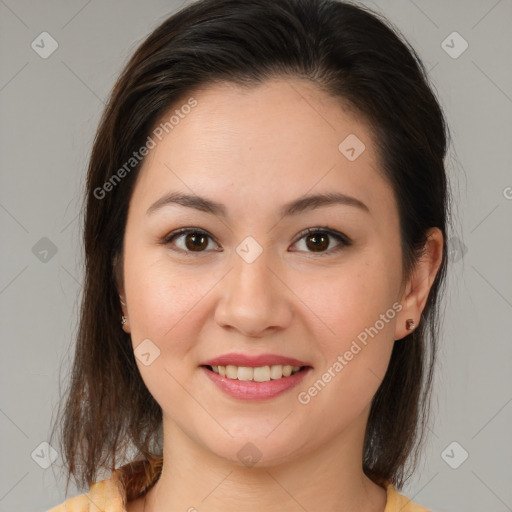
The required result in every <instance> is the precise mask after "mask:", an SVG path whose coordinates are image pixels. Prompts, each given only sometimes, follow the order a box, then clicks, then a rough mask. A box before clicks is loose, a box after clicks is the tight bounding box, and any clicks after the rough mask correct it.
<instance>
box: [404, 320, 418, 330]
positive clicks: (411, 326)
mask: <svg viewBox="0 0 512 512" xmlns="http://www.w3.org/2000/svg"><path fill="white" fill-rule="evenodd" d="M415 327H416V325H415V323H414V320H413V319H412V318H408V319H407V320H406V321H405V328H406V329H407V330H408V331H412V330H414V328H415Z"/></svg>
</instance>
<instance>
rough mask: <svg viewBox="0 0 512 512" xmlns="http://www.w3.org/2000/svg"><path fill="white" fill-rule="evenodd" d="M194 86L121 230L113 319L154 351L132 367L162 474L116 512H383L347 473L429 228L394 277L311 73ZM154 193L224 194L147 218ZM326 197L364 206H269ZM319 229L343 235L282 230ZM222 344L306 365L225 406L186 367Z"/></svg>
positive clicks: (372, 190)
mask: <svg viewBox="0 0 512 512" xmlns="http://www.w3.org/2000/svg"><path fill="white" fill-rule="evenodd" d="M193 97H194V98H196V100H197V101H198V105H197V106H196V107H195V108H193V109H192V110H191V112H190V113H189V114H188V115H187V116H185V117H184V119H181V120H180V122H179V124H178V125H177V126H175V127H174V129H173V130H172V131H170V132H169V133H168V134H165V135H164V137H163V138H162V140H161V141H159V142H158V144H157V145H156V147H155V148H154V149H152V150H151V151H150V153H149V154H148V156H147V158H146V160H145V162H144V165H143V167H142V169H141V171H140V174H139V176H138V180H137V183H136V186H135V189H134V193H133V196H132V199H131V202H130V207H129V214H128V220H127V226H126V232H125V239H124V251H123V267H122V270H123V272H122V278H121V279H120V281H119V282H118V287H119V292H120V295H121V297H122V300H123V301H124V302H125V303H126V304H127V305H126V307H124V306H123V312H124V314H125V315H126V316H127V317H128V322H127V323H126V324H125V325H124V326H123V328H124V329H125V331H126V332H129V333H131V338H132V343H133V347H134V349H135V348H136V347H137V346H138V345H139V344H140V343H141V342H142V341H143V340H145V339H147V338H149V339H150V340H151V341H152V342H153V343H154V344H155V345H156V346H157V347H158V348H159V350H160V355H159V356H158V357H157V358H156V359H155V360H154V361H153V362H152V363H151V364H150V365H148V366H146V365H144V364H142V363H141V361H139V360H138V359H136V360H137V365H138V368H139V371H140V373H141V376H142V378H143V380H144V382H145V384H146V385H147V387H148V389H149V391H150V392H151V394H152V395H153V396H154V397H155V400H156V401H157V402H158V403H159V405H160V406H161V407H162V410H163V418H164V423H163V433H164V467H163V472H162V476H161V478H160V479H159V481H158V482H157V483H156V484H155V486H154V487H153V488H152V489H151V490H150V491H149V492H148V493H147V496H146V498H147V501H146V503H144V498H140V499H138V500H135V501H133V502H130V503H129V504H128V511H129V512H138V511H142V510H143V508H144V506H145V511H146V512H156V511H163V510H183V511H187V510H189V509H190V507H196V509H197V510H208V511H209V512H216V511H221V510H222V511H223V512H229V511H235V510H236V511H239V510H244V511H247V512H252V511H258V512H261V510H265V511H278V510H279V511H283V510H285V511H298V510H304V509H305V510H310V511H311V510H325V511H338V512H339V511H349V510H350V511H353V510H359V511H363V512H370V511H372V512H377V511H379V512H382V511H383V510H384V508H385V505H386V491H385V489H383V488H382V487H380V486H378V485H376V484H375V483H373V482H372V481H371V480H369V479H368V478H367V477H366V476H365V475H364V473H363V471H362V453H363V441H364V432H365V427H366V424H367V421H368V414H369V411H370V405H371V400H372V398H373V396H374V394H375V392H376V391H377V389H378V387H379V385H380V382H381V380H382V378H383V377H384V375H385V373H386V369H387V367H388V363H389V359H390V356H391V351H392V348H393V343H394V340H399V339H401V338H403V337H404V336H405V335H406V334H407V333H408V331H407V330H406V327H405V321H406V319H408V318H413V319H414V320H415V322H416V323H418V320H419V319H420V315H421V312H422V310H423V308H424V306H425V303H426V300H427V298H428V293H429V290H430V287H431V285H432V282H433V280H434V278H435V275H436V272H437V271H438V268H439V265H440V263H441V256H442V245H443V237H442V234H441V232H440V231H439V229H437V228H433V229H432V230H431V231H430V232H429V234H430V236H429V242H428V244H427V251H426V254H425V256H424V257H423V259H422V260H420V261H419V262H418V265H417V266H416V269H415V272H414V274H413V275H412V277H411V278H410V279H409V280H408V281H407V282H405V281H404V282H403V281H402V265H401V248H400V236H399V219H398V211H397V207H396V203H395V201H394V196H393V191H392V189H391V187H390V185H389V184H388V182H387V181H386V180H385V179H384V177H383V176H382V174H381V173H380V170H379V162H378V158H377V155H376V152H375V149H374V148H375V143H374V141H373V140H372V135H371V130H370V128H369V126H368V125H367V124H365V122H364V120H363V119H361V117H358V116H357V115H356V114H355V113H354V112H351V111H350V110H348V109H345V108H343V106H342V103H341V102H340V100H339V99H334V98H332V97H330V96H328V95H326V94H325V93H323V92H321V91H319V90H318V89H317V88H316V87H315V86H314V85H313V84H311V83H309V82H306V81H303V80H301V79H290V78H287V79H275V80H271V81H267V82H265V84H263V85H260V86H258V87H255V88H253V89H251V90H242V89H240V88H238V87H237V86H235V85H232V84H224V83H223V84H217V85H215V86H212V87H209V88H205V89H200V90H197V91H195V92H194V94H193ZM183 103H185V102H183ZM178 108H179V106H178ZM173 110H174V108H173ZM352 133H353V134H356V135H357V137H358V138H359V139H360V140H361V141H363V142H364V144H365V146H366V149H365V150H364V151H363V153H362V154H361V155H360V156H359V157H358V158H357V159H356V160H354V161H349V160H348V159H347V158H346V157H345V156H344V155H343V154H342V153H341V152H340V151H339V150H338V145H339V144H340V142H341V141H343V140H344V139H345V138H346V137H347V135H349V134H352ZM171 191H173V192H183V193H188V194H190V193H194V194H197V195H200V196H206V197H208V198H210V199H213V200H215V201H218V202H220V203H223V204H224V205H226V208H227V210H228V217H227V218H225V219H224V218H222V217H220V216H216V215H212V214H208V213H205V212H201V211H198V210H195V209H192V208H187V207H184V206H180V205H172V206H167V207H165V208H162V209H161V210H158V211H157V212H155V213H154V214H152V215H146V210H147V209H148V208H149V207H150V206H151V205H152V204H153V203H154V202H155V201H156V200H158V199H159V198H160V197H161V196H163V195H165V194H166V193H168V192H171ZM333 191H338V192H342V193H344V194H347V195H350V196H353V197H355V198H357V199H359V200H360V201H362V202H363V203H365V204H366V205H367V206H368V208H369V213H367V212H364V211H363V210H359V209H357V208H355V207H353V206H348V205H331V206H327V207H320V208H317V209H314V210H311V211H308V212H306V213H301V214H298V215H294V216H291V217H288V218H281V217H280V216H279V214H278V210H279V208H280V207H281V206H282V205H283V204H284V203H286V202H288V201H291V200H294V199H297V198H299V197H301V196H303V195H305V194H313V193H320V192H333ZM326 226H327V227H329V228H331V229H334V230H337V231H339V232H341V233H343V234H345V235H346V236H348V237H349V238H350V239H351V240H352V245H350V246H346V247H343V246H342V247H341V250H340V251H337V252H334V249H335V248H337V247H339V245H340V242H339V241H338V240H336V239H335V238H329V240H330V242H329V245H328V246H327V244H326V246H324V248H323V249H320V250H317V251H315V245H314V244H313V243H311V237H308V236H307V235H305V236H304V235H302V237H301V238H299V237H298V235H300V233H301V231H303V230H304V229H306V228H315V227H326ZM184 227H191V228H201V229H202V230H204V231H207V232H208V233H209V235H210V236H211V238H207V239H206V241H205V244H204V246H203V247H204V248H203V249H202V252H197V251H196V252H194V251H193V247H194V245H193V242H190V236H189V237H188V239H189V243H188V246H187V245H186V242H187V236H186V235H184V236H181V237H179V238H177V239H175V240H174V241H173V242H171V243H169V244H167V245H165V244H164V243H163V242H162V240H163V239H164V238H165V236H166V235H168V234H169V233H171V232H172V231H175V230H177V229H179V228H184ZM247 236H252V237H253V238H254V239H256V240H257V242H258V243H259V244H260V246H261V247H262V248H263V252H262V254H261V255H260V256H259V257H258V258H257V259H256V260H255V261H254V262H252V263H247V262H246V261H245V260H244V259H242V258H241V257H240V256H239V255H238V253H237V252H236V248H237V246H238V245H239V244H240V243H241V242H242V241H243V240H244V239H245V238H246V237H247ZM206 244H208V245H206ZM173 247H174V249H175V250H173ZM187 247H188V249H187ZM190 247H192V250H191V249H190ZM180 248H181V249H182V251H181V252H179V249H180ZM216 248H221V249H222V251H221V252H219V251H215V249H216ZM187 250H188V251H189V252H188V254H185V251H187ZM397 302H398V303H400V304H401V306H402V310H401V311H400V312H399V313H397V314H396V316H394V318H393V319H391V320H389V321H388V322H387V323H385V326H384V328H382V329H381V330H380V331H379V332H378V334H377V335H375V336H374V337H373V338H369V341H368V343H367V345H366V346H364V348H362V350H361V351H360V352H359V353H358V354H357V355H356V356H354V358H353V359H352V360H351V361H350V362H349V363H348V364H347V365H346V366H345V367H344V368H343V370H342V371H341V372H339V373H338V374H337V375H336V377H335V378H333V379H332V380H331V382H329V383H328V384H327V385H326V386H325V388H324V389H322V391H321V392H320V393H318V394H317V396H315V397H313V398H312V399H311V401H310V402H309V403H308V404H307V405H304V404H301V403H300V402H299V401H298V399H297V395H298V393H299V392H300V391H304V390H307V389H308V388H309V387H310V386H312V385H313V383H314V382H315V381H317V380H318V379H319V378H321V376H322V374H323V373H324V372H325V371H326V370H327V369H328V368H329V367H332V365H333V363H334V362H335V361H336V359H337V357H338V355H343V354H344V353H345V352H346V351H347V350H349V348H350V346H351V343H352V341H353V340H355V339H356V338H357V335H358V334H359V333H361V332H362V331H364V329H365V328H368V327H370V326H373V325H374V324H375V322H376V321H377V320H378V319H379V315H381V314H383V313H385V312H386V311H387V310H388V309H389V308H391V306H392V304H394V303H397ZM228 352H242V353H246V354H251V355H252V354H254V355H256V354H261V353H267V352H269V353H275V354H281V355H286V356H292V357H295V358H297V359H299V360H302V361H306V362H308V363H309V364H310V365H311V366H313V371H312V372H311V373H310V374H309V375H307V376H306V378H305V380H304V381H303V382H302V383H301V384H300V385H299V386H298V388H294V389H292V390H291V391H287V392H286V393H284V394H282V395H280V396H278V397H275V398H272V399H269V400H266V401H263V402H249V401H243V400H238V399H235V398H231V397H229V396H227V395H225V394H224V393H223V392H222V391H220V390H219V389H218V388H217V387H216V386H215V385H214V384H213V383H211V382H210V380H209V379H208V378H207V377H206V376H205V375H204V374H203V371H202V370H201V369H200V368H199V365H201V364H203V363H204V362H205V361H206V360H208V359H210V358H212V357H214V356H218V355H221V354H225V353H228ZM248 442H251V443H253V444H254V445H255V446H256V447H257V448H258V450H259V451H260V452H261V459H260V460H259V461H258V463H257V464H256V465H255V466H252V467H246V466H245V465H244V464H242V463H241V461H240V460H239V459H238V456H237V452H238V451H239V450H240V449H241V448H242V447H243V446H244V445H245V444H246V443H248ZM301 507H303V508H301ZM190 510H195V509H190Z"/></svg>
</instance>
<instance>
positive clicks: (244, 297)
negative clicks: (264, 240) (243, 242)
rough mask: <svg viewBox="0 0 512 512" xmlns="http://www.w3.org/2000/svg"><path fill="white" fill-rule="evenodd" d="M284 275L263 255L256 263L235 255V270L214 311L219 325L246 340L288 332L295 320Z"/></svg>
mask: <svg viewBox="0 0 512 512" xmlns="http://www.w3.org/2000/svg"><path fill="white" fill-rule="evenodd" d="M285 281H286V278H285V276H284V271H283V269H282V267H280V266H279V265H275V264H274V265H272V261H271V258H270V255H267V251H263V252H262V253H261V254H260V255H259V256H258V257H257V258H256V260H254V261H252V262H248V261H246V260H245V259H244V258H243V257H241V256H239V255H238V254H235V255H234V261H233V268H232V270H231V271H230V272H229V273H228V275H227V276H226V278H225V279H224V280H223V281H222V285H221V289H220V290H219V291H220V300H219V302H218V304H217V308H216V311H215V320H216V322H217V324H218V325H220V326H221V327H225V328H230V329H232V330H237V331H239V332H240V333H241V334H243V335H244V336H247V337H262V336H264V335H266V334H268V333H270V332H273V331H279V330H282V329H285V328H286V327H287V326H288V325H289V324H290V322H291V320H292V317H293V309H292V302H291V296H293V294H292V293H291V291H290V289H289V288H288V287H287V286H286V284H285Z"/></svg>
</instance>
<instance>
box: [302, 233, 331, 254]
mask: <svg viewBox="0 0 512 512" xmlns="http://www.w3.org/2000/svg"><path fill="white" fill-rule="evenodd" d="M305 238H306V246H307V247H308V248H309V249H311V250H312V251H313V252H316V251H325V250H326V249H327V248H328V247H329V235H326V234H325V233H313V234H312V235H307V236H306V237H305Z"/></svg>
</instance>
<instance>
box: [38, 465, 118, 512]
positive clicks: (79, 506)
mask: <svg viewBox="0 0 512 512" xmlns="http://www.w3.org/2000/svg"><path fill="white" fill-rule="evenodd" d="M99 511H101V512H126V496H125V493H124V491H123V488H122V486H121V485H120V484H119V481H118V478H117V474H116V472H114V473H113V475H112V476H111V477H110V478H108V479H105V480H101V481H99V482H96V483H94V484H92V485H91V487H90V489H89V492H88V493H86V494H80V495H79V496H75V497H73V498H70V499H68V500H66V501H64V502H62V503H61V504H59V505H57V506H55V507H53V508H51V509H49V510H47V511H46V512H99Z"/></svg>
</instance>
